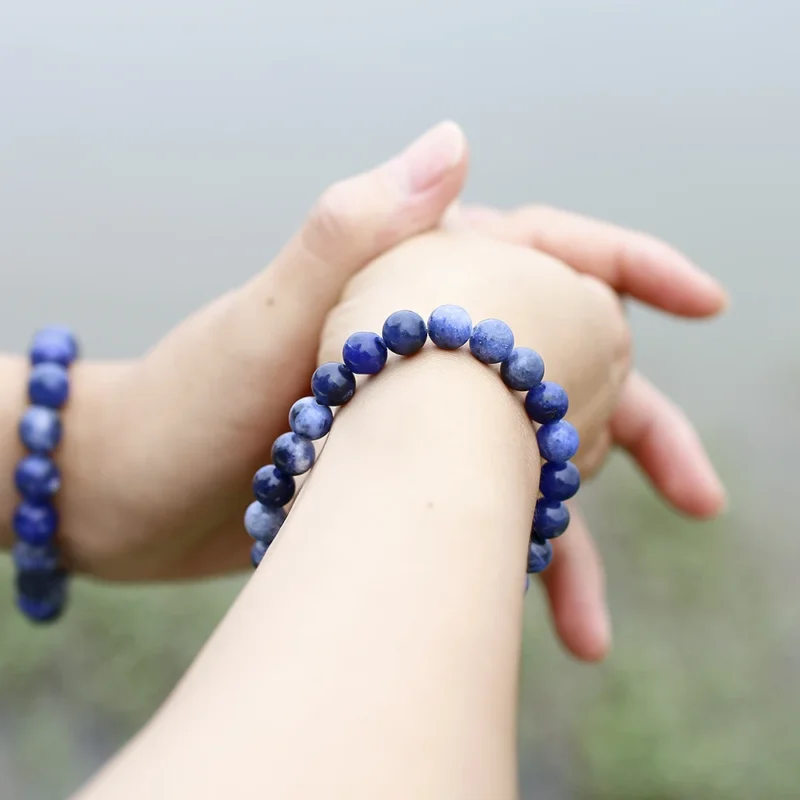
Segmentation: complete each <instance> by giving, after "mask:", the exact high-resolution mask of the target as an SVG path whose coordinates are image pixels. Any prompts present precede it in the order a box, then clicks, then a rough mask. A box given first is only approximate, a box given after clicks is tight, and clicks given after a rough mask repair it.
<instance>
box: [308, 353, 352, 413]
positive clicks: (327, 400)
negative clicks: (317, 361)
mask: <svg viewBox="0 0 800 800" xmlns="http://www.w3.org/2000/svg"><path fill="white" fill-rule="evenodd" d="M311 391H312V392H313V393H314V397H316V398H317V402H319V403H322V405H324V406H343V405H344V404H345V403H346V402H347V401H348V400H349V399H350V398H351V397H352V396H353V395H354V394H355V392H356V376H355V375H353V373H352V371H351V370H349V369H348V368H347V367H346V366H345V365H344V364H340V363H339V362H338V361H329V362H328V363H327V364H323V365H322V366H321V367H317V369H316V371H315V372H314V374H313V375H312V376H311Z"/></svg>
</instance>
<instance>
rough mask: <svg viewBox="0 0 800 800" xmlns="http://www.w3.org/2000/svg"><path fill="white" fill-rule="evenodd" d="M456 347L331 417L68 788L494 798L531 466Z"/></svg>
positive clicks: (496, 399) (533, 480)
mask: <svg viewBox="0 0 800 800" xmlns="http://www.w3.org/2000/svg"><path fill="white" fill-rule="evenodd" d="M537 470H538V459H537V458H536V452H535V439H534V437H533V435H532V432H531V427H530V424H529V423H528V422H527V420H526V418H525V415H524V412H523V411H522V410H521V406H520V403H519V401H518V399H517V398H516V397H514V396H512V395H511V394H510V393H509V392H508V391H507V390H506V389H505V388H504V387H503V385H502V383H501V382H500V380H499V379H498V378H497V376H496V375H494V374H492V372H491V371H490V370H489V369H487V368H485V367H482V366H480V365H479V364H477V362H475V361H473V360H471V359H470V358H469V357H468V356H467V355H466V354H461V353H458V354H443V353H440V352H436V351H431V352H427V351H426V352H425V353H424V354H423V355H421V356H420V357H417V358H414V359H410V360H407V361H402V362H398V363H394V364H392V365H391V366H390V367H389V368H387V370H385V371H384V373H383V374H382V375H381V377H380V378H379V379H377V380H373V381H370V382H369V383H368V384H367V385H365V386H364V387H362V389H360V390H359V392H358V393H357V394H356V398H355V399H354V400H353V401H352V402H351V404H350V405H349V406H348V407H347V408H345V409H344V410H343V412H342V413H341V415H340V418H339V419H337V422H336V425H335V426H334V431H333V433H332V435H331V437H330V439H329V441H328V443H327V445H326V448H325V452H324V455H323V456H322V457H321V459H320V461H319V464H318V465H317V466H316V467H315V470H314V473H313V475H312V477H311V478H310V480H309V482H308V484H307V485H306V487H305V489H304V490H303V494H302V497H301V498H300V499H299V500H298V502H297V504H296V506H295V508H294V509H293V511H292V513H291V515H290V518H289V520H288V521H287V523H286V524H285V526H284V529H283V530H282V532H281V534H280V536H279V537H278V539H277V540H276V542H275V543H274V545H273V547H272V549H271V550H270V553H269V554H268V556H267V559H266V560H265V562H264V563H263V565H262V567H261V568H260V569H259V570H258V571H257V573H256V574H255V576H254V577H253V579H252V580H251V581H250V582H249V584H248V586H247V588H246V590H245V591H244V592H243V593H242V595H241V596H240V598H239V599H238V600H237V602H236V604H235V606H234V607H233V609H232V610H231V612H230V613H229V615H228V616H227V617H226V619H225V621H224V622H223V623H222V624H221V626H220V627H219V629H218V630H217V632H216V633H215V635H214V637H213V638H212V640H211V641H210V643H209V644H208V645H207V647H206V649H205V650H204V651H203V653H202V654H201V655H200V657H199V658H198V659H197V661H196V663H195V665H194V667H193V668H192V670H191V671H190V673H189V675H188V676H187V677H186V679H185V680H184V682H183V683H182V685H181V686H180V687H179V689H178V690H177V691H176V692H175V693H174V695H173V697H172V698H171V699H170V701H169V702H168V703H167V705H166V706H165V707H164V709H163V710H162V711H161V712H160V714H159V715H158V716H157V717H156V719H155V720H154V721H153V722H152V723H151V724H150V726H149V727H148V728H147V729H145V731H144V732H143V733H142V734H140V736H139V737H138V739H137V740H135V741H134V743H133V744H132V745H131V746H130V747H129V748H128V749H127V750H126V751H124V752H123V754H122V755H121V756H120V757H119V758H118V759H117V761H116V762H115V763H114V764H112V766H111V767H110V768H108V769H107V770H106V771H105V773H104V774H102V775H101V776H100V777H99V778H98V779H97V780H96V781H95V782H94V783H93V784H92V785H91V786H90V787H89V788H88V789H87V790H86V791H85V793H84V795H82V797H83V798H84V800H89V798H92V799H93V800H100V798H105V797H114V798H124V797H141V796H147V797H154V798H156V797H168V796H169V797H172V796H224V795H225V794H228V795H230V796H235V797H244V796H264V794H265V793H269V795H270V796H272V797H276V798H289V797H291V798H312V797H317V796H319V794H320V792H321V791H322V790H325V793H326V796H329V797H334V798H336V797H342V798H344V797H346V798H348V800H351V799H353V798H355V799H356V800H357V798H360V797H364V798H367V797H369V798H372V797H375V796H381V797H386V798H389V797H402V798H407V797H414V798H417V799H418V800H425V798H436V800H442V799H443V798H447V797H454V798H455V797H464V796H470V797H476V798H477V797H487V798H488V797H492V798H493V800H494V799H497V800H500V799H501V798H504V797H511V796H513V794H514V790H515V785H516V769H515V713H516V688H517V668H518V659H519V646H520V630H521V614H522V598H523V581H524V564H525V551H526V543H527V540H528V536H529V531H530V520H531V513H532V508H533V502H534V499H535V489H534V487H535V486H536V485H537V480H538V475H537Z"/></svg>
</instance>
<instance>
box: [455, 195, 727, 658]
mask: <svg viewBox="0 0 800 800" xmlns="http://www.w3.org/2000/svg"><path fill="white" fill-rule="evenodd" d="M446 219H447V224H448V225H449V226H450V227H453V228H455V229H468V230H476V231H480V232H482V233H484V234H486V235H489V236H493V237H496V238H497V239H499V240H501V241H504V242H509V243H513V244H517V245H521V246H524V247H529V248H532V249H535V250H537V251H539V252H542V253H546V254H548V255H550V256H552V257H554V258H557V259H559V260H561V261H562V262H563V263H565V264H567V265H569V266H570V267H571V268H572V269H574V270H575V271H576V272H578V273H580V274H582V275H586V276H590V277H592V278H596V279H598V280H601V281H603V282H604V283H605V284H606V285H608V286H609V287H611V288H612V289H614V290H615V291H616V292H618V293H619V295H620V296H621V297H630V298H633V299H634V300H638V301H640V302H642V303H645V304H646V305H649V306H652V307H654V308H657V309H660V310H662V311H665V312H667V313H670V314H673V315H676V316H680V317H695V318H702V317H712V316H715V315H716V314H718V313H720V312H721V311H723V310H724V308H725V306H726V304H727V296H726V293H725V291H724V289H723V288H722V287H721V286H720V284H719V283H718V282H717V281H716V280H714V278H712V277H711V276H710V275H708V274H707V273H705V272H703V271H702V270H700V269H699V268H698V267H696V266H695V265H694V264H692V263H691V262H690V261H689V260H688V259H687V258H686V257H685V256H683V255H682V254H681V253H679V252H678V251H676V250H675V249H674V248H672V247H670V246H669V245H668V244H666V243H665V242H663V241H660V240H659V239H656V238H654V237H652V236H649V235H647V234H644V233H640V232H638V231H632V230H627V229H624V228H620V227H618V226H615V225H611V224H608V223H605V222H600V221H597V220H593V219H589V218H586V217H582V216H580V215H578V214H573V213H570V212H567V211H561V210H559V209H555V208H551V207H548V206H529V207H525V208H521V209H517V210H515V211H510V212H503V211H499V210H496V209H492V208H488V207H481V206H466V207H460V206H458V205H454V206H453V207H452V208H451V209H450V210H449V211H448V214H447V216H446ZM611 445H618V446H620V447H622V448H624V449H625V450H627V451H628V453H629V454H630V455H631V456H632V457H633V459H634V460H635V461H636V462H637V464H638V465H639V466H640V467H641V469H642V470H643V471H644V473H645V474H646V475H647V476H648V478H649V480H650V481H651V482H652V484H653V486H654V488H655V489H656V490H657V491H658V492H659V493H660V494H661V495H663V497H664V498H665V500H667V501H668V502H669V503H670V504H671V505H673V506H674V507H675V508H676V509H677V510H679V511H682V512H684V513H686V514H689V515H691V516H694V517H698V518H708V517H712V516H715V515H716V514H718V513H719V512H720V511H721V510H722V509H723V508H724V506H725V503H726V497H725V490H724V488H723V486H722V483H721V482H720V480H719V478H718V477H717V474H716V472H715V470H714V468H713V466H712V464H711V461H710V460H709V458H708V456H707V454H706V452H705V450H704V448H703V445H702V442H701V440H700V437H699V436H698V434H697V432H696V431H695V429H694V427H693V426H692V424H691V422H690V421H689V420H688V419H687V417H686V415H685V414H684V412H683V411H682V410H681V409H680V408H679V407H678V406H676V405H675V404H674V403H673V402H672V401H671V400H670V399H669V398H668V397H666V396H665V395H664V394H662V393H661V392H660V391H659V390H658V389H657V388H656V387H654V386H653V385H652V384H651V383H650V382H649V381H648V380H647V379H646V378H645V377H644V376H643V375H642V374H641V373H639V372H638V371H635V370H634V371H631V372H630V374H629V375H628V376H627V378H626V379H625V382H624V384H623V386H622V389H621V392H620V396H619V399H618V402H617V404H616V407H615V409H614V412H613V414H612V415H611V418H610V420H609V424H608V426H607V427H606V428H605V430H604V433H603V436H602V438H601V441H600V442H599V444H598V445H597V450H595V451H594V454H593V458H592V461H593V464H592V466H593V467H596V466H597V464H598V463H599V462H600V461H601V460H602V458H603V456H604V454H605V452H606V451H607V449H608V448H609V447H610V446H611ZM554 550H555V552H554V558H553V564H552V566H551V567H550V569H548V570H547V571H546V572H545V573H544V574H543V580H544V584H545V587H546V590H547V594H548V598H549V601H550V605H551V608H552V613H553V617H554V621H555V625H556V628H557V630H558V633H559V635H560V637H561V639H562V641H563V642H564V644H565V646H566V647H567V648H568V649H569V650H571V651H572V652H573V653H574V654H575V655H576V656H577V657H579V658H582V659H585V660H597V659H600V658H602V657H603V656H604V655H605V653H606V651H607V650H608V647H609V643H610V626H609V622H608V614H607V609H606V603H605V597H604V580H603V570H602V563H601V561H600V558H599V556H598V554H597V550H596V547H595V545H594V543H593V540H592V536H591V534H590V532H589V529H588V527H587V525H586V522H585V520H584V518H583V517H582V516H581V514H580V513H579V511H578V509H577V508H575V507H574V504H573V506H572V524H571V526H570V535H569V536H564V537H561V538H559V539H558V540H557V541H556V542H555V548H554Z"/></svg>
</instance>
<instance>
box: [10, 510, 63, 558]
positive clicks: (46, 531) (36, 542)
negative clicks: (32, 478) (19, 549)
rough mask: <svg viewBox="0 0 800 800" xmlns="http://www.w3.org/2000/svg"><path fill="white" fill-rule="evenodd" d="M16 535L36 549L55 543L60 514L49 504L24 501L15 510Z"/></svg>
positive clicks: (13, 521) (13, 523)
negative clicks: (54, 538)
mask: <svg viewBox="0 0 800 800" xmlns="http://www.w3.org/2000/svg"><path fill="white" fill-rule="evenodd" d="M12 527H13V528H14V533H16V534H17V536H18V537H19V538H20V539H21V540H22V541H23V542H26V543H27V544H31V545H33V546H34V547H40V546H42V545H46V544H49V543H50V542H52V541H53V537H54V536H55V535H56V529H57V528H58V513H57V512H56V510H55V509H54V508H53V506H51V505H50V504H49V503H45V502H38V503H33V502H30V501H28V500H23V501H22V502H21V503H20V504H19V505H18V506H17V507H16V509H15V510H14V517H13V520H12Z"/></svg>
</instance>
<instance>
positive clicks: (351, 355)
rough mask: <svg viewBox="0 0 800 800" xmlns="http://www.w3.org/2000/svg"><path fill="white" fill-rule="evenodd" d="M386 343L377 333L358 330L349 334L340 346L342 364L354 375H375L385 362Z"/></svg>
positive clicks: (386, 354)
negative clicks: (342, 345)
mask: <svg viewBox="0 0 800 800" xmlns="http://www.w3.org/2000/svg"><path fill="white" fill-rule="evenodd" d="M387 356H388V353H387V352H386V345H385V344H384V341H383V339H381V337H380V336H378V334H377V333H369V332H367V331H359V332H358V333H354V334H352V336H349V337H348V339H347V341H346V342H345V343H344V347H343V348H342V361H344V365H345V366H346V367H347V368H348V369H349V370H350V371H351V372H354V373H355V374H356V375H375V374H377V373H378V372H380V371H381V370H382V369H383V366H384V364H386V357H387Z"/></svg>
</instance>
